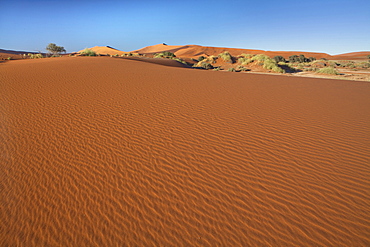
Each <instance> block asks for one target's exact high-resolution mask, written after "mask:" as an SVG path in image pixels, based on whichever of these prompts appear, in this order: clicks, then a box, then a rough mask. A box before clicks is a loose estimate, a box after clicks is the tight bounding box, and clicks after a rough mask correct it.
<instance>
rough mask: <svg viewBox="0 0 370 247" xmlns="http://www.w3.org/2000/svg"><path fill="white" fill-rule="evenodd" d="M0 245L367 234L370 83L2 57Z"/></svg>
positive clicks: (271, 241) (330, 240) (235, 242)
mask: <svg viewBox="0 0 370 247" xmlns="http://www.w3.org/2000/svg"><path fill="white" fill-rule="evenodd" d="M0 91H1V92H2V93H1V96H0V116H1V121H0V138H1V140H2V141H1V142H0V152H1V156H0V162H1V163H0V164H1V165H0V169H1V170H0V188H1V190H0V198H1V199H0V200H1V204H0V206H1V210H0V246H369V245H370V237H369V236H370V234H369V233H370V219H369V215H370V208H369V205H370V196H369V189H370V184H369V177H370V168H369V161H370V159H369V158H370V140H369V133H370V126H369V122H370V112H369V109H370V97H369V95H370V84H369V83H362V82H352V81H339V80H325V79H312V78H297V77H285V76H269V75H253V74H241V73H226V72H216V71H200V70H191V69H183V68H174V67H166V66H161V65H157V64H151V63H143V62H139V61H132V60H125V59H113V58H109V57H63V58H57V59H40V60H21V61H10V62H8V63H3V64H0Z"/></svg>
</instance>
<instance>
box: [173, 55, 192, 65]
mask: <svg viewBox="0 0 370 247" xmlns="http://www.w3.org/2000/svg"><path fill="white" fill-rule="evenodd" d="M172 59H173V60H176V61H177V62H180V63H183V64H186V65H188V63H187V62H185V61H184V60H182V59H181V58H177V57H176V58H172Z"/></svg>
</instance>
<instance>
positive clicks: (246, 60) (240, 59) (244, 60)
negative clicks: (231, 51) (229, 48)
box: [238, 57, 253, 65]
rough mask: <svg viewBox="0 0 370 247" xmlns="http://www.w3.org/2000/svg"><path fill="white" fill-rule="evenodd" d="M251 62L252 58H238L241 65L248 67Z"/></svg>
mask: <svg viewBox="0 0 370 247" xmlns="http://www.w3.org/2000/svg"><path fill="white" fill-rule="evenodd" d="M251 62H253V60H252V58H246V57H240V58H238V63H240V64H242V65H248V64H250V63H251Z"/></svg>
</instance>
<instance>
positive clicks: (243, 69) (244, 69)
mask: <svg viewBox="0 0 370 247" xmlns="http://www.w3.org/2000/svg"><path fill="white" fill-rule="evenodd" d="M238 70H240V71H248V69H247V68H246V67H244V66H239V67H238Z"/></svg>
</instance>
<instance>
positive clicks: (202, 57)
mask: <svg viewBox="0 0 370 247" xmlns="http://www.w3.org/2000/svg"><path fill="white" fill-rule="evenodd" d="M204 59H206V57H205V56H200V57H198V61H199V62H200V61H203V60H204Z"/></svg>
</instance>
